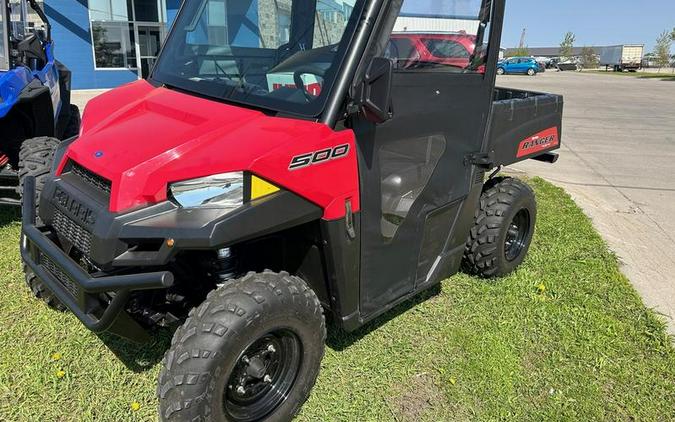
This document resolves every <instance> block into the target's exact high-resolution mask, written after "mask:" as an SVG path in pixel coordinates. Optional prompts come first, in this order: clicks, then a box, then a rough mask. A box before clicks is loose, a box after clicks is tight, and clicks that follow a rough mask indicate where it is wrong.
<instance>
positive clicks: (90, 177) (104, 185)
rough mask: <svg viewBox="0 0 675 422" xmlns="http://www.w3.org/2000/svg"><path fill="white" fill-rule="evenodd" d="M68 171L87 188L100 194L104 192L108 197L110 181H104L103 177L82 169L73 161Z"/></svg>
mask: <svg viewBox="0 0 675 422" xmlns="http://www.w3.org/2000/svg"><path fill="white" fill-rule="evenodd" d="M70 171H71V172H72V173H73V174H74V175H75V176H77V177H79V178H80V179H82V181H83V182H84V183H86V184H88V185H89V186H91V187H93V188H95V189H98V190H100V191H101V192H104V193H106V194H108V195H110V189H111V186H112V183H111V182H110V180H108V179H106V178H105V177H101V176H99V175H98V174H96V173H94V172H92V171H91V170H87V169H86V168H84V167H82V166H81V165H79V164H77V163H76V162H74V161H71V168H70Z"/></svg>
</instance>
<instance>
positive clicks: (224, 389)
mask: <svg viewBox="0 0 675 422" xmlns="http://www.w3.org/2000/svg"><path fill="white" fill-rule="evenodd" d="M325 339H326V324H325V320H324V316H323V310H322V308H321V304H320V303H319V299H318V298H317V296H316V295H315V294H314V292H313V291H312V290H311V289H310V288H309V287H308V286H307V284H306V283H305V282H304V281H302V280H301V279H299V278H297V277H293V276H290V275H289V274H287V273H281V274H277V273H272V272H264V273H261V274H256V273H249V274H248V275H247V276H245V277H244V278H242V279H239V280H236V281H232V282H229V283H228V284H226V285H225V286H223V287H221V288H219V289H218V290H215V291H213V292H211V293H210V294H209V295H208V297H207V298H206V300H205V301H204V302H203V303H202V304H201V305H200V306H199V307H197V308H195V309H193V310H192V311H191V312H190V316H189V318H188V319H187V321H186V322H185V324H184V325H183V326H182V327H180V328H179V329H178V330H177V331H176V333H175V334H174V337H173V341H172V345H171V348H170V349H169V350H168V351H167V353H166V355H165V357H164V362H163V363H164V367H163V369H162V371H161V373H160V375H159V382H158V388H157V393H158V396H159V402H160V406H159V410H160V414H159V416H160V419H161V420H162V421H193V420H212V421H236V422H249V421H251V422H252V421H261V420H265V421H288V420H291V419H292V418H293V416H295V415H296V414H297V413H298V411H299V410H300V407H301V406H302V404H303V403H304V402H305V401H306V400H307V398H308V397H309V393H310V390H311V389H312V387H313V386H314V383H315V381H316V377H317V375H318V373H319V368H320V364H321V360H322V358H323V354H324V348H325Z"/></svg>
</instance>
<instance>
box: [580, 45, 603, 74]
mask: <svg viewBox="0 0 675 422" xmlns="http://www.w3.org/2000/svg"><path fill="white" fill-rule="evenodd" d="M598 63H600V60H598V56H597V54H595V50H593V49H592V48H591V47H584V48H583V49H582V50H581V64H582V65H583V66H584V68H586V69H595V68H596V67H598Z"/></svg>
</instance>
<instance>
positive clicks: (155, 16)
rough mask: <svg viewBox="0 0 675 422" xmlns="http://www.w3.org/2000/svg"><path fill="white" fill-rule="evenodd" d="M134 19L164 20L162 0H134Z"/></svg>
mask: <svg viewBox="0 0 675 422" xmlns="http://www.w3.org/2000/svg"><path fill="white" fill-rule="evenodd" d="M133 2H134V20H136V21H140V22H163V21H164V20H163V19H162V15H163V13H162V10H163V5H162V1H161V0H133Z"/></svg>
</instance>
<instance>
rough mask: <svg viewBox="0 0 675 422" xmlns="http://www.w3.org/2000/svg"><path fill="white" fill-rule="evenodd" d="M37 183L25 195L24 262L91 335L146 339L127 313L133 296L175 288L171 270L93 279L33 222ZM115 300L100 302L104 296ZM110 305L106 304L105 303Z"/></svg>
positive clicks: (32, 182)
mask: <svg viewBox="0 0 675 422" xmlns="http://www.w3.org/2000/svg"><path fill="white" fill-rule="evenodd" d="M34 198H35V179H34V178H33V177H28V178H26V180H25V182H24V192H23V200H24V204H23V210H22V222H23V228H22V235H21V257H22V258H23V260H24V262H25V263H26V265H28V267H29V268H30V269H31V270H33V271H34V272H35V274H36V275H37V276H38V278H39V279H40V280H41V281H42V282H43V283H44V284H45V285H46V286H47V287H48V288H49V289H50V290H51V291H52V292H53V293H54V294H55V295H56V297H57V298H58V299H59V300H60V301H61V302H62V303H63V304H64V305H65V306H66V307H68V309H70V310H71V311H72V312H73V314H75V316H76V317H77V318H78V319H79V320H80V321H82V323H83V324H84V325H85V326H86V327H87V328H88V329H90V330H91V331H94V332H97V333H100V332H105V331H109V332H113V333H116V334H119V335H122V336H123V337H126V338H130V339H132V340H139V341H141V340H144V339H145V338H146V337H147V334H146V333H145V331H144V330H143V329H142V328H141V327H140V326H139V325H138V324H137V323H136V322H134V321H133V320H132V319H131V317H129V315H128V314H127V313H126V311H125V310H124V308H125V305H126V304H127V302H128V300H129V297H130V295H131V293H132V292H134V291H140V290H153V289H165V288H168V287H170V286H172V285H173V282H174V277H173V274H172V273H171V272H169V271H159V272H152V273H140V274H132V275H116V276H102V277H93V276H92V275H90V274H88V273H87V272H86V271H84V270H83V269H82V267H80V265H79V264H77V263H76V262H75V261H74V260H73V259H71V258H70V257H69V256H68V255H67V254H66V253H65V252H64V251H62V250H61V249H60V248H59V247H58V246H57V245H56V244H55V243H54V242H53V240H52V239H53V238H54V237H53V233H51V232H50V231H49V230H48V229H47V228H45V227H38V226H37V225H36V223H35V199H34ZM104 294H107V295H108V296H109V297H112V299H111V300H109V301H105V300H104V301H102V300H101V298H102V295H104ZM105 302H107V303H105Z"/></svg>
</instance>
